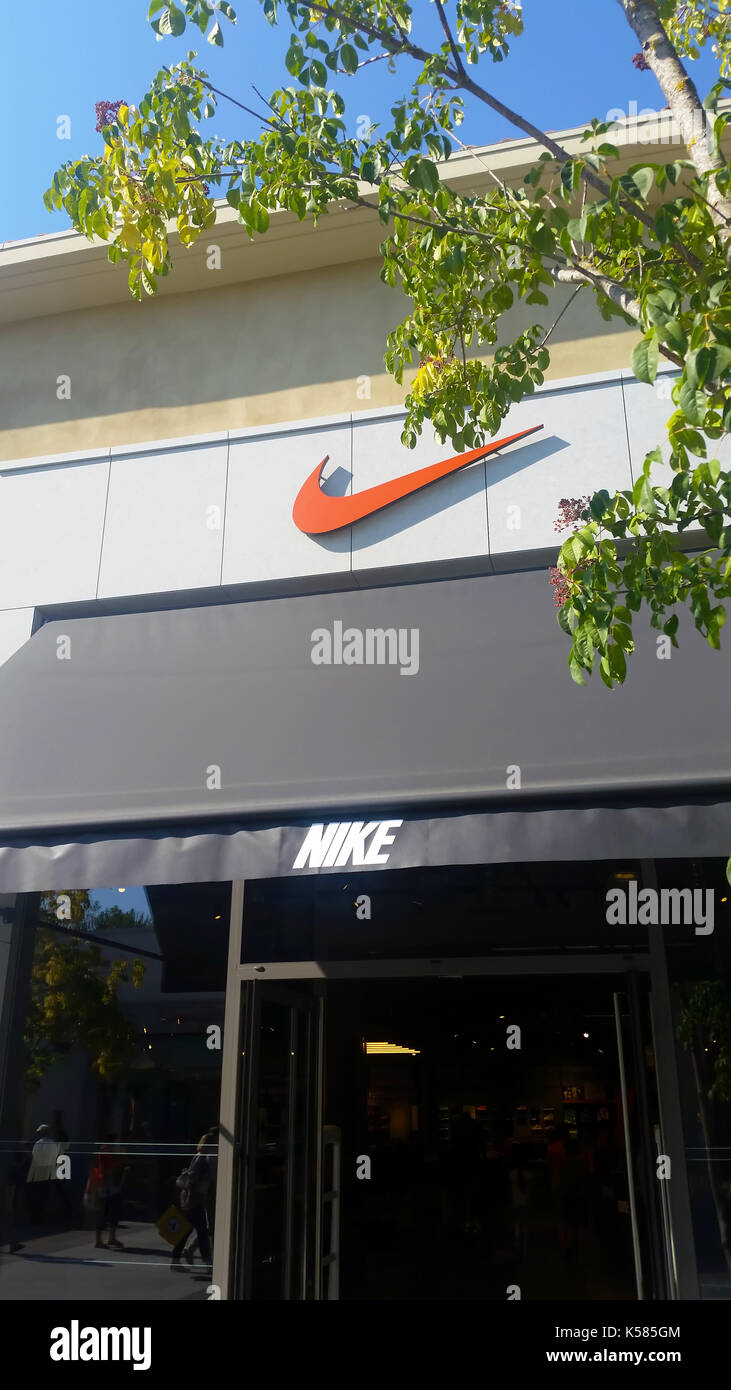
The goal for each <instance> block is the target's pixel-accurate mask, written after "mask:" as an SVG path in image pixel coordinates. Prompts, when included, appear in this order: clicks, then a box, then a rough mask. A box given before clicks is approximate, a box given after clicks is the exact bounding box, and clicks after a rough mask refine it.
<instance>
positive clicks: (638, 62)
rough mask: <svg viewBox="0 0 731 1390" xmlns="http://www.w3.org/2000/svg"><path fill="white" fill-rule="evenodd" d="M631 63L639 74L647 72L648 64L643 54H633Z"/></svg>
mask: <svg viewBox="0 0 731 1390" xmlns="http://www.w3.org/2000/svg"><path fill="white" fill-rule="evenodd" d="M632 62H633V63H634V65H635V67H636V68H637V69H638V71H639V72H649V70H650V64H649V63H648V61H647V59H646V57H645V55H644V53H635V55H634V57H633V59H632Z"/></svg>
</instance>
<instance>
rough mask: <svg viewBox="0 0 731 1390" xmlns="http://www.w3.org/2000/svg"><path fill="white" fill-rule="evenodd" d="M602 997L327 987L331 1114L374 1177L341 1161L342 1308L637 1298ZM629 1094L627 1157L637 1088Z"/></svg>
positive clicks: (616, 1069)
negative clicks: (406, 1302)
mask: <svg viewBox="0 0 731 1390" xmlns="http://www.w3.org/2000/svg"><path fill="white" fill-rule="evenodd" d="M614 993H615V991H614V990H613V988H612V982H610V981H608V980H606V979H602V978H596V977H591V976H582V977H580V978H579V979H569V980H566V979H563V980H562V979H555V978H554V979H551V980H546V979H544V978H540V977H535V976H534V977H528V976H526V977H524V978H522V979H520V980H517V981H516V980H515V979H505V978H502V979H490V978H485V977H472V978H469V977H468V978H462V979H459V978H454V979H450V978H446V979H444V978H442V979H434V980H386V981H384V980H368V981H363V982H358V983H350V982H349V983H347V984H344V983H340V984H338V986H337V987H336V988H335V989H334V990H333V991H332V993H331V994H330V997H329V1018H328V1049H327V1089H326V1094H327V1097H328V1100H327V1111H326V1114H327V1118H328V1119H329V1120H330V1121H331V1122H332V1121H334V1120H335V1119H337V1121H338V1122H339V1124H340V1125H341V1127H342V1132H343V1149H344V1152H346V1153H348V1154H350V1153H353V1152H355V1153H356V1154H357V1155H363V1156H366V1155H367V1156H368V1159H369V1167H368V1168H367V1169H366V1170H365V1171H366V1172H369V1176H359V1175H358V1164H357V1162H356V1164H355V1165H354V1164H353V1163H352V1162H346V1163H345V1164H344V1170H343V1201H342V1223H341V1230H342V1271H341V1283H340V1297H341V1298H346V1299H347V1298H350V1299H372V1298H385V1299H389V1300H390V1299H396V1300H399V1299H414V1298H416V1299H461V1298H488V1299H502V1300H505V1299H506V1298H508V1297H511V1296H512V1297H518V1296H520V1297H521V1298H524V1299H531V1300H536V1299H571V1300H577V1299H628V1298H634V1297H636V1292H637V1290H636V1278H635V1263H634V1258H633V1228H632V1211H631V1208H630V1201H629V1190H630V1180H629V1175H628V1167H627V1149H626V1139H625V1132H624V1119H625V1114H624V1107H623V1104H622V1085H621V1071H620V1066H619V1059H618V1050H617V1033H616V1019H615V1010H614ZM356 1058H357V1063H356V1066H355V1068H354V1066H353V1063H354V1062H355V1061H356ZM354 1073H355V1075H357V1078H358V1082H357V1085H356V1086H353V1075H354ZM627 1094H628V1108H629V1111H630V1117H631V1119H632V1121H633V1125H634V1129H635V1134H634V1135H633V1141H634V1143H635V1145H636V1153H635V1155H634V1157H635V1160H637V1158H638V1157H639V1148H640V1144H641V1135H640V1133H639V1128H640V1127H639V1125H638V1124H637V1123H636V1121H637V1120H638V1113H637V1100H638V1096H637V1079H636V1078H635V1077H632V1078H631V1079H630V1078H629V1077H628V1078H627ZM363 1170H364V1165H363V1162H361V1172H363ZM635 1176H636V1178H637V1179H638V1180H639V1185H641V1174H640V1173H639V1172H638V1173H637V1174H636V1175H635ZM644 1216H645V1213H644V1212H637V1213H636V1217H637V1219H638V1220H639V1221H642V1220H643V1218H644Z"/></svg>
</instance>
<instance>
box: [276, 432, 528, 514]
mask: <svg viewBox="0 0 731 1390" xmlns="http://www.w3.org/2000/svg"><path fill="white" fill-rule="evenodd" d="M542 429H543V425H533V426H532V428H531V429H529V430H520V431H519V433H518V434H509V435H507V436H506V438H505V439H494V440H493V441H492V443H491V444H483V445H482V447H481V448H479V449H470V450H469V451H468V452H467V453H465V454H454V455H453V457H452V458H448V459H443V460H442V462H441V463H430V464H428V465H427V467H426V468H417V469H416V471H415V472H414V473H405V474H404V475H403V476H402V477H401V478H394V480H393V482H390V483H377V484H376V486H375V487H367V488H365V489H364V490H363V492H356V493H355V494H354V495H353V496H352V497H328V495H327V493H326V492H323V491H322V488H321V487H320V478H321V476H322V470H323V468H324V467H325V464H326V463H327V461H328V458H329V457H330V456H329V454H326V455H325V457H324V459H323V460H322V463H318V465H317V468H313V470H312V472H311V473H310V476H309V478H306V479H305V481H304V483H303V484H302V487H301V488H300V490H299V492H298V493H297V496H296V498H295V501H294V506H293V508H292V520H293V522H294V524H295V526H296V527H297V529H298V530H299V531H304V532H305V534H306V535H308V536H323V535H325V534H326V533H327V532H328V531H338V530H340V528H341V526H352V524H353V522H354V521H362V519H363V517H365V516H372V514H373V513H374V512H380V511H381V510H382V509H383V508H384V507H390V506H391V503H392V502H399V501H400V500H401V498H402V497H410V496H411V493H412V492H420V491H421V489H422V488H423V487H428V486H429V484H430V483H434V482H436V480H437V478H446V477H447V475H448V474H449V473H457V472H458V471H459V469H460V468H466V467H467V465H468V464H470V463H476V462H477V460H478V459H483V458H486V457H487V455H488V454H494V453H496V451H497V450H498V449H504V448H506V446H507V445H508V444H514V443H515V441H516V439H526V438H527V437H528V435H529V434H535V433H536V431H537V430H542Z"/></svg>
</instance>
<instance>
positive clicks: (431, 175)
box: [409, 159, 439, 193]
mask: <svg viewBox="0 0 731 1390" xmlns="http://www.w3.org/2000/svg"><path fill="white" fill-rule="evenodd" d="M409 183H410V184H411V186H412V188H421V189H423V190H424V192H425V193H436V191H437V189H438V187H439V170H438V169H437V166H436V164H434V163H433V162H432V160H431V159H420V160H419V161H418V162H417V163H416V164H414V166H413V167H412V169H411V172H410V174H409Z"/></svg>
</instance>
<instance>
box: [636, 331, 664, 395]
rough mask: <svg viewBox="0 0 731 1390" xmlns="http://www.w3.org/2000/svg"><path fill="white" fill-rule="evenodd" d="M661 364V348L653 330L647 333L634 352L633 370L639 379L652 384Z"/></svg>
mask: <svg viewBox="0 0 731 1390" xmlns="http://www.w3.org/2000/svg"><path fill="white" fill-rule="evenodd" d="M659 364H660V350H659V348H658V345H657V338H656V336H655V333H654V330H653V331H652V332H650V333H648V334H646V335H645V337H644V338H643V339H642V342H640V343H638V344H637V346H636V348H635V350H634V352H633V353H632V371H633V372H634V374H635V376H636V377H637V380H638V381H644V382H646V383H647V385H648V386H651V385H652V383H653V381H654V380H655V377H656V376H657V369H658V366H659Z"/></svg>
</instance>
